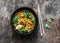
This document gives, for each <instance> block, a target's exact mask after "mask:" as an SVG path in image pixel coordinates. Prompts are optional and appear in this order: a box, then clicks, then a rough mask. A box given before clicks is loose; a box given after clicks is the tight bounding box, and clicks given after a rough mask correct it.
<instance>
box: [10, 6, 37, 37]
mask: <svg viewBox="0 0 60 43" xmlns="http://www.w3.org/2000/svg"><path fill="white" fill-rule="evenodd" d="M20 10H28V11H30V12H31V13H33V15H34V16H35V18H36V24H35V26H34V29H32V30H31V31H30V32H28V33H25V34H21V33H20V32H18V31H17V30H16V29H15V28H14V26H13V23H12V21H11V20H12V17H13V16H14V15H15V13H17V12H19V11H20ZM10 24H11V27H12V28H11V29H12V30H13V31H15V32H16V33H17V34H19V35H23V36H25V35H29V34H31V33H32V32H33V31H34V30H35V29H37V26H38V16H37V14H36V13H35V11H34V10H33V9H32V8H29V7H21V8H18V9H16V10H15V11H14V12H13V13H12V15H11V18H10Z"/></svg>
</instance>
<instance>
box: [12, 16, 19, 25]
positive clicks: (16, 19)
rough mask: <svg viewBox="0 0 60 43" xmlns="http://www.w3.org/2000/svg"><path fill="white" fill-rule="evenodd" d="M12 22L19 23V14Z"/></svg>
mask: <svg viewBox="0 0 60 43" xmlns="http://www.w3.org/2000/svg"><path fill="white" fill-rule="evenodd" d="M12 22H13V23H16V24H17V23H18V16H14V17H13V18H12Z"/></svg>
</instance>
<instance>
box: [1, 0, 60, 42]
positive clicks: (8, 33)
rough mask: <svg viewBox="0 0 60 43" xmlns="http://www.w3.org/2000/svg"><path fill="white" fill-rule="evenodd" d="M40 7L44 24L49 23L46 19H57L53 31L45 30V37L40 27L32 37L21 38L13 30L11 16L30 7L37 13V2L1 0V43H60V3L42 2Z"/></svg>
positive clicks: (45, 0) (52, 25)
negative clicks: (17, 10)
mask: <svg viewBox="0 0 60 43" xmlns="http://www.w3.org/2000/svg"><path fill="white" fill-rule="evenodd" d="M40 6H41V7H40V8H41V13H42V16H43V22H44V24H46V23H48V22H47V21H45V19H46V18H49V17H54V18H55V21H54V22H53V23H50V25H51V29H45V33H46V36H44V37H41V35H40V31H39V30H38V28H39V27H38V28H37V30H36V31H35V32H34V33H32V34H31V35H29V36H25V37H20V36H18V35H17V34H15V33H14V32H13V31H12V30H11V25H10V17H11V14H12V13H13V12H14V11H15V10H16V9H18V8H20V7H30V8H32V9H33V10H34V11H35V12H36V13H37V0H0V43H60V27H59V26H60V23H59V22H60V19H59V18H60V1H59V0H40ZM37 14H38V13H37Z"/></svg>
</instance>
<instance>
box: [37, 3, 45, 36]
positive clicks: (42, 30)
mask: <svg viewBox="0 0 60 43" xmlns="http://www.w3.org/2000/svg"><path fill="white" fill-rule="evenodd" d="M37 8H38V17H39V28H40V34H41V36H44V34H45V31H44V25H43V20H42V15H41V11H40V6H39V3H38V7H37Z"/></svg>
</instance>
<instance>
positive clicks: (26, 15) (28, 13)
mask: <svg viewBox="0 0 60 43" xmlns="http://www.w3.org/2000/svg"><path fill="white" fill-rule="evenodd" d="M30 16H31V13H30V12H29V11H27V10H26V11H25V13H24V17H26V18H30Z"/></svg>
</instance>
